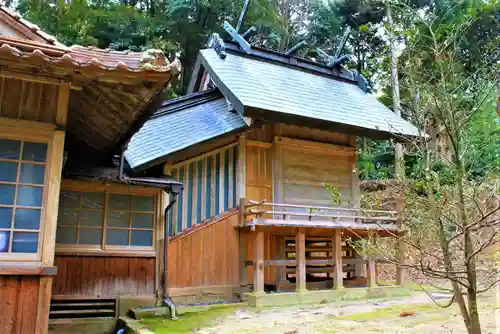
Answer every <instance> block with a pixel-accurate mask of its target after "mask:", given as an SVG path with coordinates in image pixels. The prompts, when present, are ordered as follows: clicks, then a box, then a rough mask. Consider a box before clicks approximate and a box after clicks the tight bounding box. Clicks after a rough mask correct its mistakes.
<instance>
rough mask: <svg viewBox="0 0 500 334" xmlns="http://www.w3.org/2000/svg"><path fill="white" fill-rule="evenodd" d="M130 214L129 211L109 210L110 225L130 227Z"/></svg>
mask: <svg viewBox="0 0 500 334" xmlns="http://www.w3.org/2000/svg"><path fill="white" fill-rule="evenodd" d="M129 216H130V213H129V212H128V211H108V217H107V219H108V226H111V227H128V221H129Z"/></svg>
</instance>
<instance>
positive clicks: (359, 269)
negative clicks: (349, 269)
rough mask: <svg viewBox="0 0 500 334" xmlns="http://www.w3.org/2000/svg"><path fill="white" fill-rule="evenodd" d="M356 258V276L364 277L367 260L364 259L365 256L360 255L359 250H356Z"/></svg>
mask: <svg viewBox="0 0 500 334" xmlns="http://www.w3.org/2000/svg"><path fill="white" fill-rule="evenodd" d="M355 252H356V251H355ZM355 258H356V263H355V264H354V276H355V277H356V278H363V277H365V261H364V259H363V256H361V255H359V254H358V252H356V257H355Z"/></svg>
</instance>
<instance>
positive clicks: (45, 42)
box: [0, 7, 179, 334]
mask: <svg viewBox="0 0 500 334" xmlns="http://www.w3.org/2000/svg"><path fill="white" fill-rule="evenodd" d="M0 32H1V36H0V332H1V333H22V334H30V333H46V332H47V326H48V320H49V311H50V314H51V317H54V318H57V317H61V316H64V315H65V314H68V313H71V312H73V313H74V311H72V310H71V308H70V307H71V306H70V303H68V298H69V300H70V301H72V300H77V301H78V300H80V301H81V300H82V299H89V298H93V299H97V300H101V301H102V300H104V301H105V302H108V303H109V302H112V304H108V305H111V308H110V307H108V308H107V309H106V312H108V314H107V315H109V311H110V310H111V311H112V314H111V315H112V316H114V315H115V312H114V305H115V304H116V302H115V300H116V296H117V295H119V294H132V295H144V294H148V295H154V294H155V293H156V292H157V290H158V289H159V285H160V283H159V281H158V277H159V270H160V268H159V261H158V257H159V254H160V253H161V240H162V238H163V237H162V231H163V226H164V224H163V220H162V218H161V217H162V214H163V211H162V210H164V207H163V206H166V205H167V204H166V202H165V196H166V195H165V194H166V193H165V190H166V191H168V190H169V189H170V187H171V185H172V184H176V182H170V181H168V180H167V179H166V178H157V179H149V180H146V181H144V179H133V180H132V179H130V178H126V176H124V175H120V174H119V172H118V168H116V167H114V165H113V163H112V160H111V159H112V158H113V156H114V154H115V153H119V152H121V147H122V145H123V144H124V143H126V141H127V140H128V139H129V138H130V136H131V135H132V134H133V133H134V131H135V130H136V129H137V128H139V127H140V126H141V124H142V123H144V121H145V120H146V119H147V118H148V117H149V116H150V114H151V113H152V110H155V109H156V106H157V104H158V103H159V102H161V101H160V97H159V94H160V93H161V91H162V90H163V87H164V86H165V85H166V84H167V83H168V82H169V80H170V78H171V77H172V76H173V75H175V74H176V73H177V72H178V66H179V64H178V62H172V63H171V62H169V61H168V59H166V58H165V56H164V55H163V53H161V52H158V51H154V50H152V51H150V52H146V53H144V54H143V53H135V52H117V51H111V50H100V49H96V48H87V47H81V46H72V47H66V46H64V45H62V44H60V43H58V42H57V41H56V40H55V38H53V37H52V36H49V35H48V34H46V33H44V32H42V31H41V30H40V29H38V27H36V26H35V25H33V24H31V23H29V22H27V21H25V20H23V19H22V18H20V17H19V15H17V14H16V13H13V12H11V11H9V10H8V9H5V8H3V7H2V8H1V9H0ZM98 166H104V167H108V168H97V169H96V167H98ZM63 171H64V172H63ZM106 171H111V172H110V173H107V172H106ZM106 298H107V299H108V300H105V299H106ZM51 300H52V303H51ZM58 303H59V304H61V303H62V304H64V305H63V306H62V307H58ZM65 303H66V304H65ZM90 304H92V303H90ZM82 305H83V304H82ZM82 305H80V307H76V308H73V309H77V310H84V308H85V307H84V306H82ZM101 308H104V307H103V306H102V305H101ZM84 311H85V310H84ZM92 311H93V310H92V309H90V310H87V313H85V312H81V314H82V315H83V316H84V315H85V314H87V315H88V314H91V313H92ZM94 311H95V310H94ZM101 315H102V314H101Z"/></svg>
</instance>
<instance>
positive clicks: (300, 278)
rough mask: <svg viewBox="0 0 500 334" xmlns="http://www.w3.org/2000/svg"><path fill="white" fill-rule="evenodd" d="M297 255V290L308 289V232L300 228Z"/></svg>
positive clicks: (297, 238)
mask: <svg viewBox="0 0 500 334" xmlns="http://www.w3.org/2000/svg"><path fill="white" fill-rule="evenodd" d="M295 257H296V259H297V267H296V271H295V281H296V283H295V290H296V291H297V292H302V291H306V290H307V288H306V234H305V233H304V230H301V229H298V230H297V234H296V235H295Z"/></svg>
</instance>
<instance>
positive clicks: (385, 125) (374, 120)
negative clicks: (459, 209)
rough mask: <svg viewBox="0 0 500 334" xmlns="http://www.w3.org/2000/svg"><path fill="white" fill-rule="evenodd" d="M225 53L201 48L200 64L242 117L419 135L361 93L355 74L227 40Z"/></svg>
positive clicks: (376, 133) (381, 134)
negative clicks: (246, 50) (246, 49)
mask: <svg viewBox="0 0 500 334" xmlns="http://www.w3.org/2000/svg"><path fill="white" fill-rule="evenodd" d="M226 51H227V56H226V57H220V55H219V54H218V53H217V52H216V50H215V49H205V50H201V51H200V54H199V63H200V64H201V65H203V67H204V68H205V70H206V72H207V73H208V74H209V75H210V78H211V79H212V80H213V82H214V83H215V85H216V86H217V87H218V88H219V89H220V90H221V92H223V94H224V95H225V97H226V98H227V99H228V100H229V101H230V102H231V104H232V105H233V106H234V108H235V109H236V110H237V111H238V112H239V113H240V114H241V115H242V116H246V117H252V118H258V119H264V120H280V121H284V122H290V123H296V124H302V125H307V126H310V127H321V128H325V129H329V130H336V131H342V132H348V133H349V132H350V133H356V134H359V135H364V136H373V137H377V136H378V137H389V136H393V135H394V136H397V135H408V136H419V132H418V129H417V128H416V127H415V126H413V125H412V124H411V123H409V122H407V121H406V120H404V119H402V118H401V117H398V116H396V115H395V114H394V113H393V112H392V111H391V110H389V109H388V108H387V107H386V106H384V105H383V104H382V103H381V102H379V101H378V100H377V99H376V98H375V96H373V95H370V94H367V93H365V92H363V90H362V89H361V88H360V87H359V86H358V83H357V78H356V76H355V75H354V73H353V72H350V71H343V72H346V73H335V71H332V70H331V69H328V68H326V67H325V66H322V65H320V64H315V63H313V62H311V61H306V60H304V59H298V58H295V57H293V56H288V55H284V54H278V53H276V52H270V51H269V52H268V51H266V50H262V49H257V48H255V50H254V48H253V47H252V49H251V51H250V53H249V54H246V53H244V52H242V51H240V50H238V48H237V47H236V48H235V47H234V45H232V44H230V43H228V44H227V48H226ZM347 74H350V76H349V75H347Z"/></svg>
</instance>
